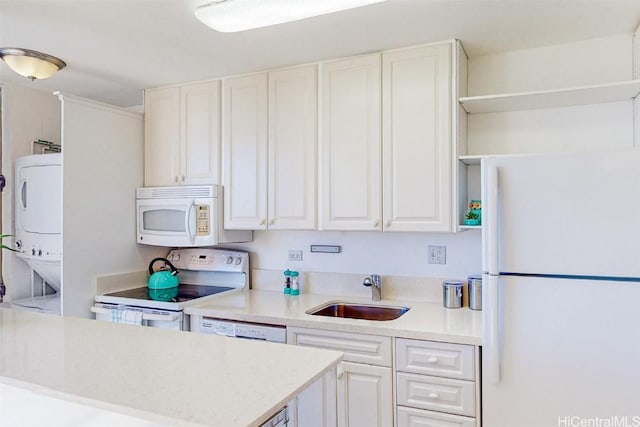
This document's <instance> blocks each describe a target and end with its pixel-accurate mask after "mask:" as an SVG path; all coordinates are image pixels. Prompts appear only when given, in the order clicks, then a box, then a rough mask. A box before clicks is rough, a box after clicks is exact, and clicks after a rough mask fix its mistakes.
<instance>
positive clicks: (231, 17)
mask: <svg viewBox="0 0 640 427" xmlns="http://www.w3.org/2000/svg"><path fill="white" fill-rule="evenodd" d="M383 1H386V0H218V1H214V2H213V3H209V4H206V5H203V6H200V7H198V8H197V9H196V11H195V15H196V18H198V19H199V20H200V21H202V22H203V23H204V24H205V25H207V26H209V27H211V28H213V29H214V30H216V31H220V32H223V33H232V32H237V31H245V30H251V29H254V28H260V27H268V26H270V25H276V24H282V23H285V22H291V21H298V20H300V19H305V18H311V17H312V16H319V15H326V14H328V13H334V12H340V11H343V10H347V9H353V8H356V7H360V6H366V5H369V4H373V3H380V2H383Z"/></svg>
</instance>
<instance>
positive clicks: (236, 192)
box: [222, 73, 268, 230]
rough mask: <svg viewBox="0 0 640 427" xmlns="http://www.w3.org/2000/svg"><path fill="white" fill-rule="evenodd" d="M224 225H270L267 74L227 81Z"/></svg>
mask: <svg viewBox="0 0 640 427" xmlns="http://www.w3.org/2000/svg"><path fill="white" fill-rule="evenodd" d="M223 99H224V101H223V102H224V104H223V127H222V129H223V137H222V159H223V160H222V164H223V166H222V169H223V174H222V185H223V186H224V226H225V228H229V229H244V230H265V229H266V228H267V203H266V202H267V107H268V104H267V73H259V74H252V75H248V76H242V77H235V78H230V79H226V80H225V81H224V96H223Z"/></svg>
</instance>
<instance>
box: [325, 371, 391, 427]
mask: <svg viewBox="0 0 640 427" xmlns="http://www.w3.org/2000/svg"><path fill="white" fill-rule="evenodd" d="M391 383H392V372H391V368H387V367H383V366H373V365H365V364H363V363H349V362H341V363H340V365H338V383H337V386H338V391H337V394H338V405H337V410H338V427H357V426H362V427H387V426H392V425H393V405H392V402H393V396H392V391H391V389H392V387H393V386H392V384H391Z"/></svg>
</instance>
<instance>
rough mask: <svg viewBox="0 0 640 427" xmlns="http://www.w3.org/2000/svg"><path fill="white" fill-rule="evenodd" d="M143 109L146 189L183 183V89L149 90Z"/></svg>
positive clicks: (146, 92) (146, 93)
mask: <svg viewBox="0 0 640 427" xmlns="http://www.w3.org/2000/svg"><path fill="white" fill-rule="evenodd" d="M144 105H145V117H144V131H145V132H144V185H146V186H147V187H152V186H156V185H176V184H178V183H179V179H180V170H179V169H180V162H179V156H180V89H179V88H177V87H171V88H162V89H147V90H146V91H145V97H144Z"/></svg>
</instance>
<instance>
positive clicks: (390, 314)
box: [307, 302, 409, 320]
mask: <svg viewBox="0 0 640 427" xmlns="http://www.w3.org/2000/svg"><path fill="white" fill-rule="evenodd" d="M407 311H409V307H394V306H388V305H367V304H355V303H348V302H329V303H327V304H323V305H321V306H318V307H314V308H312V309H310V310H309V311H307V314H312V315H314V316H328V317H342V318H349V319H362V320H393V319H397V318H398V317H400V316H402V315H403V314H405V313H406V312H407Z"/></svg>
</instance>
